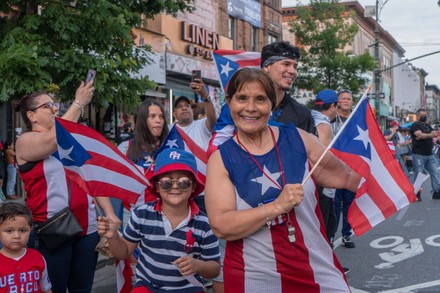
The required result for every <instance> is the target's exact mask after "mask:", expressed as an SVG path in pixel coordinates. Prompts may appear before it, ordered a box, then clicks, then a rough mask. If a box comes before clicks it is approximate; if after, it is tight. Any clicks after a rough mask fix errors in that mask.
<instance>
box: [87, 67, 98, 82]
mask: <svg viewBox="0 0 440 293" xmlns="http://www.w3.org/2000/svg"><path fill="white" fill-rule="evenodd" d="M95 76H96V71H95V70H93V69H89V70H88V71H87V74H86V79H85V80H84V84H88V83H89V82H90V81H91V82H92V83H93V81H94V80H95Z"/></svg>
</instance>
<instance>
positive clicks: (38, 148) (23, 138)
mask: <svg viewBox="0 0 440 293" xmlns="http://www.w3.org/2000/svg"><path fill="white" fill-rule="evenodd" d="M93 90H94V88H93V86H92V84H91V83H89V84H87V85H84V83H83V82H81V85H80V86H79V88H78V89H77V91H76V95H75V101H74V102H73V103H72V105H71V106H70V108H69V109H68V110H67V112H66V114H64V115H63V117H62V118H63V119H66V120H70V121H73V122H76V121H78V119H79V117H80V116H81V113H82V110H81V108H83V107H84V106H85V105H87V104H89V103H90V101H91V99H92V96H93ZM54 113H56V112H54ZM31 122H32V123H35V126H33V129H32V130H33V132H27V133H23V134H22V135H20V137H19V138H18V139H17V142H16V144H15V147H16V152H17V156H16V157H17V162H18V164H20V165H21V164H24V163H26V162H35V161H39V160H42V159H44V158H47V157H48V156H49V155H51V154H53V153H54V152H55V151H56V149H57V143H56V135H55V123H53V121H51V124H50V125H49V126H48V125H40V124H39V123H38V122H39V121H36V119H35V121H31ZM34 127H35V128H34Z"/></svg>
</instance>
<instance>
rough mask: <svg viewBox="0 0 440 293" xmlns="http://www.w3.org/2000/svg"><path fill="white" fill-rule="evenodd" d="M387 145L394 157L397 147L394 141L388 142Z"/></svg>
mask: <svg viewBox="0 0 440 293" xmlns="http://www.w3.org/2000/svg"><path fill="white" fill-rule="evenodd" d="M387 145H388V147H389V148H390V151H391V153H392V154H393V155H394V154H395V153H396V146H395V145H394V142H393V141H392V140H387Z"/></svg>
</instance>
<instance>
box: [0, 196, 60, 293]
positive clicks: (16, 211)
mask: <svg viewBox="0 0 440 293" xmlns="http://www.w3.org/2000/svg"><path fill="white" fill-rule="evenodd" d="M31 229H32V215H31V211H30V210H29V209H28V207H26V206H25V205H23V204H21V203H17V202H4V203H2V204H0V242H1V243H2V244H3V247H2V248H1V249H0V264H1V265H0V293H12V292H32V293H36V292H48V293H52V289H51V288H52V285H51V283H50V280H49V275H48V274H47V266H46V261H45V260H44V258H43V256H42V255H41V254H40V253H39V252H38V251H36V250H34V249H31V248H26V244H27V242H28V240H29V234H30V232H31Z"/></svg>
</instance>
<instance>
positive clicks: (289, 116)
mask: <svg viewBox="0 0 440 293" xmlns="http://www.w3.org/2000/svg"><path fill="white" fill-rule="evenodd" d="M299 58H300V53H299V49H298V47H295V46H292V45H291V44H290V43H289V42H283V41H280V42H274V43H272V44H268V45H266V46H264V47H263V50H262V51H261V68H262V69H263V70H264V71H265V72H266V73H268V74H269V75H270V77H271V78H272V81H273V83H274V85H275V91H276V95H277V97H276V98H277V104H276V106H275V109H274V110H273V113H272V118H273V119H274V120H275V121H278V122H282V123H285V124H288V123H292V122H293V123H294V124H295V126H296V127H298V128H301V129H303V130H305V131H307V132H310V133H315V129H314V127H313V118H312V115H311V113H310V110H309V109H308V108H307V107H306V106H304V105H303V104H301V103H299V102H298V101H296V100H295V99H293V98H292V97H291V96H290V95H289V94H288V92H289V91H290V89H291V88H292V84H293V82H294V81H295V79H296V77H297V75H298V60H299Z"/></svg>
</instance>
